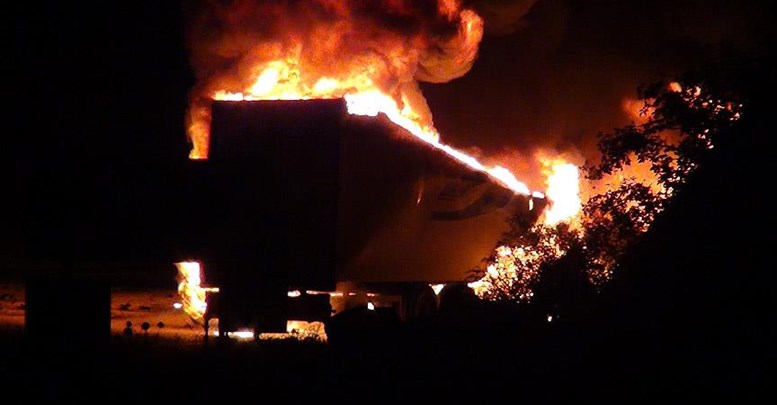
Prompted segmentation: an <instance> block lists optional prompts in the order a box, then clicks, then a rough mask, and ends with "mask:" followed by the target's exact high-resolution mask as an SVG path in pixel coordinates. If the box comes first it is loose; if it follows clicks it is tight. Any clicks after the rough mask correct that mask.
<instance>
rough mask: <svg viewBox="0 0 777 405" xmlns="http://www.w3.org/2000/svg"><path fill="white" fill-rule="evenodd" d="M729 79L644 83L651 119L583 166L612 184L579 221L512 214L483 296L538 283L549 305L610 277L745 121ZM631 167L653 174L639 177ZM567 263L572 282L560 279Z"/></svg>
mask: <svg viewBox="0 0 777 405" xmlns="http://www.w3.org/2000/svg"><path fill="white" fill-rule="evenodd" d="M728 83H729V82H728V79H727V78H725V77H719V76H716V75H710V74H709V73H708V72H706V73H705V72H702V73H697V72H691V73H687V74H685V75H682V76H681V77H676V78H671V79H668V78H664V79H660V80H657V81H655V82H653V83H649V84H645V85H641V86H639V87H638V88H637V95H638V98H639V99H640V100H641V101H642V102H643V107H642V109H641V114H642V115H643V117H644V120H642V122H641V123H640V124H637V123H633V122H632V123H630V124H628V125H625V126H623V127H619V128H614V129H613V130H612V131H610V132H606V133H600V134H598V145H597V146H598V150H599V152H600V156H599V159H598V160H597V161H589V162H586V164H585V165H583V166H582V167H581V170H582V172H583V174H584V178H585V179H586V180H588V181H590V182H591V184H597V182H599V183H602V182H603V183H606V184H605V185H604V187H600V188H599V189H602V190H603V191H601V192H600V193H599V194H595V195H593V196H591V197H590V198H589V199H588V201H586V202H585V203H584V204H583V207H582V210H581V215H580V217H579V218H578V220H579V226H576V227H572V226H569V225H568V224H564V223H562V224H558V225H555V226H549V225H543V224H540V223H536V224H531V223H528V222H527V221H526V219H525V218H522V217H521V216H520V215H515V216H513V217H511V218H510V219H509V220H508V223H509V230H508V231H507V232H506V233H505V234H504V235H503V238H502V239H501V240H499V241H498V243H497V246H498V247H497V248H496V249H495V251H494V254H493V255H492V256H491V257H489V258H486V259H485V262H486V268H485V269H482V268H476V269H473V272H474V274H475V275H476V278H477V279H478V280H479V281H478V283H480V284H479V286H476V291H477V292H478V295H479V296H480V297H481V298H484V299H488V300H493V301H516V302H527V301H530V300H531V299H532V297H534V295H535V291H537V292H538V293H540V294H543V295H545V297H543V298H542V299H541V301H543V302H545V303H546V304H545V306H548V304H547V303H548V302H551V301H555V302H556V303H558V302H566V301H568V300H566V298H565V297H564V295H565V294H567V293H568V292H569V290H570V287H569V286H570V285H574V284H579V280H581V279H587V280H588V282H590V283H591V284H592V285H602V284H604V283H605V282H606V281H607V280H609V279H610V277H611V276H612V274H613V272H614V271H615V269H616V268H617V265H618V262H619V260H620V259H621V258H622V257H623V255H624V254H626V252H627V251H628V249H629V248H630V247H631V246H633V244H634V243H635V242H637V241H638V240H639V239H640V237H642V236H643V235H644V234H645V232H647V231H648V229H649V228H650V225H651V224H652V223H653V221H654V220H655V219H656V218H657V217H658V216H659V215H660V214H661V212H662V211H664V209H665V208H666V207H667V204H669V203H670V201H671V199H672V197H673V196H675V195H676V194H677V193H679V192H681V191H682V189H683V187H684V186H685V184H686V182H687V181H688V178H689V175H690V174H691V173H693V172H694V171H695V170H696V169H697V168H698V167H700V166H702V165H703V164H704V161H705V159H706V158H707V157H708V156H709V154H710V151H711V150H712V149H713V148H714V147H715V146H716V145H718V144H720V143H722V142H723V141H724V138H725V135H726V134H727V133H728V130H729V129H730V128H731V126H732V125H733V124H734V123H735V122H736V121H737V120H738V119H739V117H740V115H741V114H742V107H743V101H742V100H739V99H738V98H737V95H736V93H735V92H733V91H732V90H731V87H730V86H729V85H728ZM633 165H640V166H646V167H647V168H648V169H649V172H650V173H647V176H644V173H643V176H639V177H638V176H636V175H633V174H632V172H631V171H629V169H630V168H631V167H632V166H633ZM613 178H616V179H617V181H611V179H613ZM562 268H563V269H565V270H564V271H565V273H564V274H565V275H566V277H567V281H568V282H562V281H560V280H559V279H558V276H559V274H556V272H559V271H561V270H560V269H562ZM579 275H583V277H582V278H581V277H579ZM571 280H578V281H574V282H573V281H571ZM543 283H544V284H543ZM553 285H556V286H558V285H566V287H565V288H553V287H552V286H553ZM554 291H555V292H554ZM565 291H566V292H565ZM583 295H585V294H582V295H581V296H583ZM550 296H554V298H552V299H551V298H550ZM554 305H555V304H554ZM551 306H552V305H551ZM573 306H574V305H571V304H570V305H567V307H573Z"/></svg>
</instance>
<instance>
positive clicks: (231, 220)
mask: <svg viewBox="0 0 777 405" xmlns="http://www.w3.org/2000/svg"><path fill="white" fill-rule="evenodd" d="M211 111H212V119H211V131H210V134H211V135H210V144H209V145H208V149H209V156H208V158H207V159H193V160H191V161H190V162H191V167H190V169H191V176H189V183H188V187H189V192H187V194H188V195H189V196H190V197H191V198H190V199H188V200H187V201H185V202H184V203H183V205H184V206H185V207H186V212H187V213H188V216H189V219H190V221H189V224H188V225H187V227H186V228H185V229H183V230H182V231H183V232H182V233H181V235H182V236H181V238H182V239H181V241H180V242H181V246H184V247H185V248H184V249H182V251H181V252H180V253H181V256H180V257H178V258H177V259H178V260H179V262H181V263H183V262H187V261H197V262H198V263H199V264H200V265H201V266H202V268H203V270H204V274H198V275H197V277H198V279H197V283H199V282H200V281H201V280H200V279H199V277H203V278H204V279H205V280H202V281H203V282H205V281H207V284H208V285H211V286H217V287H218V288H217V291H218V292H216V289H214V288H211V289H210V292H208V293H205V292H204V290H203V289H200V293H201V298H206V299H205V300H203V302H201V303H200V305H201V308H200V309H201V310H202V312H203V318H204V322H205V325H208V319H209V318H217V319H218V330H219V333H220V334H221V335H228V334H230V333H237V332H238V331H241V330H250V331H252V332H254V335H257V334H258V333H267V332H286V331H287V325H288V324H289V321H292V320H297V321H324V322H328V323H332V322H331V321H333V320H336V319H338V318H339V317H342V316H344V314H347V313H352V312H353V311H354V310H359V311H361V310H367V309H369V310H374V311H378V312H381V313H386V314H390V316H392V317H395V318H396V319H397V320H399V321H406V320H409V319H412V318H414V317H417V316H422V315H429V314H432V313H434V312H435V311H436V310H437V308H438V306H439V305H440V302H441V300H444V299H445V295H446V290H451V291H454V290H455V289H454V288H452V287H451V286H462V285H464V286H466V281H467V277H468V275H469V270H471V269H472V268H474V267H475V266H477V265H479V264H481V263H482V260H483V258H485V257H487V256H488V255H489V254H490V253H491V252H492V251H493V248H494V244H495V243H496V241H497V240H498V239H499V238H500V236H501V235H502V233H503V232H504V231H505V230H506V228H507V226H508V225H507V221H506V220H507V218H508V217H509V216H511V215H516V214H517V215H520V216H523V217H525V218H526V219H527V221H530V222H531V221H535V220H536V219H537V218H538V217H539V215H540V213H541V212H542V210H543V207H544V205H545V200H544V198H543V196H541V195H531V194H528V193H526V194H525V193H518V192H515V191H514V190H512V189H510V188H508V187H507V186H505V185H504V184H503V183H501V182H499V181H498V180H496V179H495V178H493V177H491V176H490V175H489V174H488V173H486V172H484V171H480V170H476V169H473V168H471V167H469V166H467V165H465V164H463V163H462V162H460V161H458V160H456V159H454V158H453V157H451V156H450V155H449V154H447V153H445V152H444V151H442V150H440V149H437V148H434V147H430V146H429V144H427V143H425V142H423V141H421V140H419V139H417V138H415V137H413V136H412V135H411V134H410V133H408V132H406V131H405V130H403V129H401V128H399V127H397V126H396V125H393V124H392V123H391V122H390V121H388V120H387V119H385V117H383V116H379V117H376V118H369V117H363V116H357V115H352V114H349V113H348V110H347V105H346V101H345V100H344V99H339V98H338V99H311V100H263V101H213V104H212V109H211ZM179 268H180V267H179ZM198 270H199V268H198ZM441 289H442V290H441ZM206 307H207V309H206Z"/></svg>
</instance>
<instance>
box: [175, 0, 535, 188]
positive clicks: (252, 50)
mask: <svg viewBox="0 0 777 405" xmlns="http://www.w3.org/2000/svg"><path fill="white" fill-rule="evenodd" d="M279 7H281V6H280V5H278V4H257V3H255V2H248V1H235V2H230V4H229V5H221V4H219V3H209V4H208V5H207V6H206V7H203V9H202V10H201V14H195V17H194V18H193V25H192V30H191V33H190V34H191V35H190V39H191V44H190V45H191V48H192V55H193V57H192V61H193V65H194V67H195V70H196V71H197V73H198V76H200V78H199V79H200V80H199V82H198V83H197V85H196V86H195V88H194V89H193V91H192V95H191V102H190V107H189V115H188V120H189V124H188V135H189V138H190V140H191V142H192V149H191V152H190V155H189V157H190V158H191V159H206V158H207V157H208V144H209V136H210V133H209V132H210V118H211V117H210V103H211V101H212V100H232V101H240V100H301V99H314V98H344V99H345V100H346V103H347V107H348V112H349V113H351V114H355V115H365V116H376V115H378V114H384V115H385V116H386V117H388V118H389V119H390V120H391V121H392V122H394V123H395V124H397V125H398V126H400V127H402V128H404V129H406V130H407V131H408V132H410V133H411V134H412V135H414V136H415V137H417V138H418V139H420V140H422V141H424V142H426V143H428V144H429V145H431V146H433V147H435V148H437V149H439V150H442V151H443V152H445V153H447V154H448V155H450V156H452V157H453V158H455V159H457V160H458V161H460V162H462V163H463V164H466V165H467V166H469V167H471V168H473V169H475V170H478V171H482V172H485V173H488V174H489V175H490V176H492V177H493V178H495V179H496V180H498V181H499V182H501V183H502V184H503V185H504V186H506V187H508V188H510V189H511V190H513V191H515V192H516V193H520V194H524V195H528V194H530V192H529V189H528V187H527V186H526V185H525V184H524V183H522V182H520V181H519V180H518V179H517V178H516V177H515V176H514V175H513V174H512V173H511V172H510V171H509V170H508V169H506V168H505V167H502V166H486V165H484V164H482V163H481V162H480V161H478V160H477V159H476V158H475V157H473V156H470V155H467V154H466V153H464V152H462V151H460V150H457V149H455V148H453V147H451V146H448V145H446V144H443V143H441V142H440V134H439V133H438V132H437V130H436V129H435V128H434V125H433V122H432V114H431V112H430V111H429V107H428V106H427V104H426V100H425V98H424V97H423V95H422V94H421V91H420V89H419V87H418V81H427V82H446V81H449V80H452V79H455V78H457V77H460V76H462V75H463V74H465V73H466V72H467V71H469V69H470V67H471V66H472V63H473V62H474V60H475V58H476V55H477V51H478V45H479V43H480V40H481V38H482V36H483V20H482V19H481V18H480V16H479V15H478V14H477V13H475V12H474V11H472V10H469V9H464V8H462V7H461V4H460V2H459V1H458V0H441V1H430V0H425V1H416V2H407V1H391V2H368V3H360V2H352V1H342V2H331V1H324V0H315V1H306V2H302V3H299V4H295V5H289V4H286V5H285V7H286V8H284V9H280V8H279ZM252 17H253V18H256V19H252Z"/></svg>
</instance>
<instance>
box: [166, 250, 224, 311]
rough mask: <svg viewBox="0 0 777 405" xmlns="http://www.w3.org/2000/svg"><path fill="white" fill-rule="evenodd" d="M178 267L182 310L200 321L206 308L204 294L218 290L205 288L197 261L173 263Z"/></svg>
mask: <svg viewBox="0 0 777 405" xmlns="http://www.w3.org/2000/svg"><path fill="white" fill-rule="evenodd" d="M175 267H177V268H178V295H179V296H180V297H181V301H182V302H181V304H180V305H181V306H182V308H183V310H184V311H185V312H186V313H187V314H188V315H189V316H190V317H191V318H192V319H193V320H194V321H195V322H198V323H199V322H202V321H203V317H204V316H205V310H206V309H207V302H206V294H207V293H208V292H218V288H205V287H202V286H201V285H200V284H201V282H202V275H201V268H200V263H199V262H193V261H192V262H179V263H175Z"/></svg>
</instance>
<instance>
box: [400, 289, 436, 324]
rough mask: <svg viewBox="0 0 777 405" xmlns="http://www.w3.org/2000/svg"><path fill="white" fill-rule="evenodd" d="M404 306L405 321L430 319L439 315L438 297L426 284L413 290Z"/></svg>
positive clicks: (406, 298)
mask: <svg viewBox="0 0 777 405" xmlns="http://www.w3.org/2000/svg"><path fill="white" fill-rule="evenodd" d="M404 304H405V305H404V309H405V310H404V311H403V312H404V315H405V320H415V319H428V318H431V317H433V316H434V315H436V314H437V295H436V294H435V293H434V290H432V287H430V286H428V285H426V284H422V285H417V286H415V287H414V288H412V289H411V291H409V292H408V293H407V294H406V297H405V302H404Z"/></svg>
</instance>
